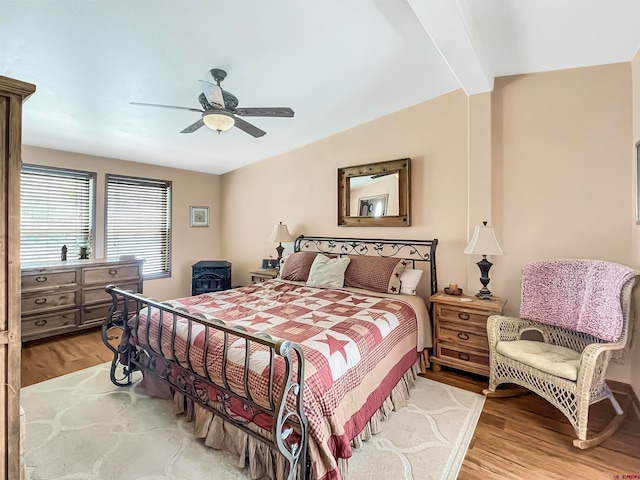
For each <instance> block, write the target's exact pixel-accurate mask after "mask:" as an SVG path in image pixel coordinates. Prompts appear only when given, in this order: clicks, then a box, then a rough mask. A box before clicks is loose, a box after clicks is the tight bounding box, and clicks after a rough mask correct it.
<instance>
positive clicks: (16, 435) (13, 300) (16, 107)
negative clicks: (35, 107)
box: [0, 76, 36, 479]
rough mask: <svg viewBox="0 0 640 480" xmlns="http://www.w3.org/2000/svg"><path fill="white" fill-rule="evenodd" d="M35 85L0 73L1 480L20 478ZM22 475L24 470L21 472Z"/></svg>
mask: <svg viewBox="0 0 640 480" xmlns="http://www.w3.org/2000/svg"><path fill="white" fill-rule="evenodd" d="M35 90H36V87H35V85H32V84H30V83H25V82H20V81H18V80H14V79H12V78H7V77H3V76H0V263H1V264H2V268H0V452H3V453H2V460H0V469H1V471H0V478H10V479H14V478H15V479H17V478H20V475H21V469H20V447H21V441H20V423H21V419H24V416H22V417H21V416H20V349H21V344H20V327H21V322H20V170H21V168H22V166H21V164H20V162H21V158H22V153H21V147H22V102H24V101H25V100H26V99H27V98H28V97H29V95H31V94H32V93H33V92H34V91H35ZM22 474H24V471H23V472H22Z"/></svg>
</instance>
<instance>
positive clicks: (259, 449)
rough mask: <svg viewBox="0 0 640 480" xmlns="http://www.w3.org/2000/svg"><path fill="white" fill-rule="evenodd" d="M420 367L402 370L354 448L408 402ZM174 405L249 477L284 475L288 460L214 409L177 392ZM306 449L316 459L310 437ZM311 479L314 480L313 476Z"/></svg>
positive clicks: (343, 465)
mask: <svg viewBox="0 0 640 480" xmlns="http://www.w3.org/2000/svg"><path fill="white" fill-rule="evenodd" d="M419 368H420V362H419V361H418V362H417V363H416V364H415V365H413V366H412V367H411V368H410V369H409V370H407V371H406V372H405V374H404V375H403V376H402V378H401V379H400V381H399V382H398V383H397V384H396V386H395V387H394V388H393V390H392V391H391V394H390V395H389V396H388V397H387V398H386V399H385V401H384V402H383V403H382V405H381V406H380V408H379V409H378V410H376V412H375V413H374V415H373V417H372V418H371V419H370V420H369V422H368V423H367V424H366V425H365V427H364V429H363V430H362V431H361V432H360V433H359V434H358V435H356V437H355V438H353V440H351V446H352V447H353V448H360V447H361V446H362V442H364V441H367V440H369V439H371V437H372V435H375V434H377V433H379V432H380V431H381V430H382V425H381V424H382V422H383V421H384V420H386V419H387V418H388V417H389V414H390V413H391V412H392V411H397V410H399V409H400V408H402V407H404V406H405V405H406V404H407V401H408V399H409V389H410V388H413V386H414V385H415V381H416V378H417V375H418V371H419ZM173 405H174V411H175V413H177V414H184V415H185V417H186V420H188V421H191V422H194V429H193V430H194V435H195V436H196V437H197V438H202V439H204V444H205V445H206V446H208V447H211V448H214V449H216V450H224V451H227V452H230V453H233V454H235V455H238V457H239V458H238V467H239V468H245V467H247V466H248V475H249V478H250V479H251V480H258V479H269V480H280V479H283V478H286V476H287V468H288V467H287V462H286V461H285V459H284V457H283V456H282V455H281V454H280V453H279V452H278V451H277V450H275V449H273V448H271V447H270V446H268V445H267V444H266V443H264V442H262V441H260V440H258V439H256V438H254V437H252V436H251V435H249V434H248V433H246V432H244V431H242V430H241V429H239V428H237V427H235V426H234V425H231V424H229V423H227V422H225V421H224V420H222V419H221V418H220V417H219V416H216V415H214V414H213V412H211V411H210V410H208V409H206V408H204V407H203V406H201V405H199V404H197V403H195V402H194V401H193V400H192V399H191V398H189V397H186V396H185V395H183V394H182V393H180V392H174V394H173ZM255 428H257V427H255ZM262 433H265V431H264V430H262ZM266 435H267V436H269V433H268V432H266ZM309 451H310V455H311V458H312V459H313V458H319V453H318V449H317V447H316V445H315V442H314V441H313V438H310V445H309ZM348 460H349V459H347V458H339V459H338V468H339V470H340V475H341V477H342V479H343V480H347V478H348V463H349V462H348ZM312 478H313V474H312ZM313 480H316V479H315V478H313Z"/></svg>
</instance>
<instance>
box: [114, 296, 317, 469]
mask: <svg viewBox="0 0 640 480" xmlns="http://www.w3.org/2000/svg"><path fill="white" fill-rule="evenodd" d="M106 291H107V292H108V293H109V294H110V295H111V297H112V299H113V304H112V307H111V310H110V311H109V314H108V315H107V318H106V319H105V322H104V324H103V326H102V339H103V342H104V343H105V345H106V346H107V347H108V348H109V349H110V350H111V351H112V352H113V355H114V357H113V360H112V362H111V372H110V377H111V381H112V382H113V383H114V384H115V385H118V386H125V385H129V384H131V383H132V380H133V378H132V374H133V372H135V371H137V370H143V371H144V372H146V373H148V374H153V375H155V376H157V377H158V378H159V379H160V380H162V381H164V382H166V383H168V384H169V386H170V387H171V388H172V389H173V390H174V391H178V392H180V393H182V394H184V395H185V396H187V397H189V398H191V399H192V400H193V401H194V402H196V403H197V404H199V405H202V406H203V407H204V408H206V409H208V410H209V411H211V412H212V413H213V414H214V415H217V416H219V417H221V418H222V419H223V420H224V421H226V422H228V423H231V424H233V425H234V426H236V427H237V428H239V429H240V430H242V431H243V432H245V433H247V434H249V435H251V436H252V437H254V438H257V439H259V440H261V441H263V442H265V443H266V444H268V445H270V446H271V447H273V448H274V449H275V450H276V451H279V452H280V453H281V454H282V455H283V457H284V458H285V460H286V463H287V465H288V477H287V478H288V480H294V479H296V478H300V479H303V480H308V479H309V478H310V463H309V455H308V452H309V450H308V449H309V433H308V423H307V417H306V415H305V412H304V403H303V395H304V382H303V381H302V379H304V356H303V353H302V350H301V348H300V346H299V345H298V344H296V343H294V342H290V341H287V340H280V339H278V340H275V339H273V338H271V337H270V336H269V335H267V334H261V333H259V334H251V333H248V332H247V331H246V330H244V329H243V328H242V327H234V326H230V325H227V324H225V323H224V322H222V321H221V320H217V319H215V318H208V317H206V316H204V315H200V314H190V313H189V312H187V311H186V310H184V309H181V308H174V307H172V306H171V305H170V304H168V303H160V302H156V301H154V300H151V299H148V298H145V297H143V296H142V295H139V294H136V293H133V292H130V291H126V290H121V289H119V288H116V287H114V286H113V285H109V286H107V287H106ZM151 318H155V319H156V320H157V323H154V324H153V325H154V326H153V327H152V326H151V325H152V322H151V321H150V319H151ZM141 319H142V320H141ZM141 321H142V323H141ZM194 327H195V328H194ZM152 328H155V329H156V330H155V331H154V333H155V338H156V339H157V340H156V341H154V340H153V338H154V335H152ZM163 329H164V330H165V331H164V332H163ZM194 331H199V332H201V334H202V335H201V336H200V337H199V339H198V341H199V342H200V344H199V347H200V348H201V350H203V352H202V353H203V354H202V357H203V358H204V359H205V361H203V362H202V363H203V365H201V366H200V367H199V368H198V369H195V370H194V368H193V367H194V365H193V364H192V363H193V357H192V349H194V350H195V348H196V347H194V344H195V343H196V338H192V335H193V336H194V337H195V334H193V333H192V332H194ZM179 332H183V337H184V336H185V335H186V338H182V340H183V342H182V343H181V344H180V345H183V347H181V348H182V349H180V348H178V349H176V345H177V344H178V343H179V340H178V338H179ZM184 332H186V333H184ZM115 333H118V334H121V339H120V342H119V343H118V342H115V341H114V340H115V339H116V335H115ZM118 336H119V335H118ZM163 339H167V342H168V343H170V347H169V348H168V351H167V346H166V345H164V346H163V344H162V341H163ZM210 339H217V340H216V341H217V342H218V344H217V346H215V347H214V345H213V341H212V340H210ZM202 342H203V343H202ZM220 342H221V343H220ZM231 343H233V345H234V346H233V347H232V346H231ZM238 345H244V348H241V349H240V350H239V349H238ZM214 348H216V350H214ZM220 348H221V358H220V364H219V366H218V367H215V366H212V365H210V363H208V362H207V361H206V359H207V358H209V356H208V354H209V352H210V351H211V352H216V358H218V355H217V353H218V351H219V349H220ZM163 350H164V351H163ZM239 351H240V355H241V356H242V355H243V356H244V358H241V359H240V360H239V359H238V355H239ZM257 352H258V353H259V358H260V361H262V362H265V359H266V367H265V368H264V369H263V372H264V375H263V377H262V378H263V381H265V382H268V383H267V392H268V394H267V395H266V397H265V398H262V397H261V398H254V397H255V388H254V387H253V386H251V385H250V382H249V377H250V372H251V366H252V362H258V355H257ZM230 356H233V362H231V361H230ZM238 367H239V368H240V370H242V372H243V373H242V379H243V381H242V385H241V386H240V387H238V386H237V383H235V385H236V386H235V388H234V386H233V385H234V382H233V381H232V378H231V377H232V375H231V373H230V369H231V368H235V369H236V373H237V369H238ZM120 369H122V370H121V373H119V371H120ZM238 406H240V408H241V410H242V415H238V414H237V413H238V412H237V408H238ZM234 409H235V410H234ZM258 416H259V417H260V425H263V427H262V428H256V427H255V423H254V422H253V420H254V419H256V417H258ZM265 418H267V419H268V421H267V422H266V424H270V426H271V427H270V429H269V430H267V428H266V427H265V426H264V425H266V424H265Z"/></svg>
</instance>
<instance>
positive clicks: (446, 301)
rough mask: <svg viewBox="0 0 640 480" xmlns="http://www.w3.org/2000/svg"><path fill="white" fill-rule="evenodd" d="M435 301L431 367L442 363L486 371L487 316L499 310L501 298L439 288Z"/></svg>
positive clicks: (487, 351) (481, 372)
mask: <svg viewBox="0 0 640 480" xmlns="http://www.w3.org/2000/svg"><path fill="white" fill-rule="evenodd" d="M429 300H430V301H431V303H432V304H433V305H434V309H433V314H434V319H433V334H434V344H433V355H432V356H431V357H430V360H431V362H432V363H433V367H432V368H433V370H435V371H439V370H440V366H441V365H446V366H449V367H453V368H457V369H459V370H464V371H466V372H471V373H477V374H479V375H485V376H488V375H489V344H488V342H487V318H489V316H491V315H499V314H501V313H502V309H503V308H504V304H505V303H507V300H506V299H504V298H499V297H493V299H492V300H480V299H478V298H476V297H470V296H468V295H447V294H446V293H443V292H439V293H436V294H435V295H433V296H432V297H431V298H430V299H429Z"/></svg>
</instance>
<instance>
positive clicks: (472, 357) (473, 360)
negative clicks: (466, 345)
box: [438, 344, 489, 368]
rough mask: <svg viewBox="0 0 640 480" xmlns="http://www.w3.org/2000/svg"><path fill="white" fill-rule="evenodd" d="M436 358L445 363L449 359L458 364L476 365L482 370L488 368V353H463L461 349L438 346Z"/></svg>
mask: <svg viewBox="0 0 640 480" xmlns="http://www.w3.org/2000/svg"><path fill="white" fill-rule="evenodd" d="M438 357H440V358H442V359H443V360H445V361H446V360H447V359H450V360H453V361H455V362H456V363H459V364H469V365H476V366H480V367H482V368H486V367H488V366H489V353H488V352H487V354H486V355H483V354H481V353H477V352H469V351H463V349H456V348H455V347H449V346H445V345H440V344H438Z"/></svg>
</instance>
